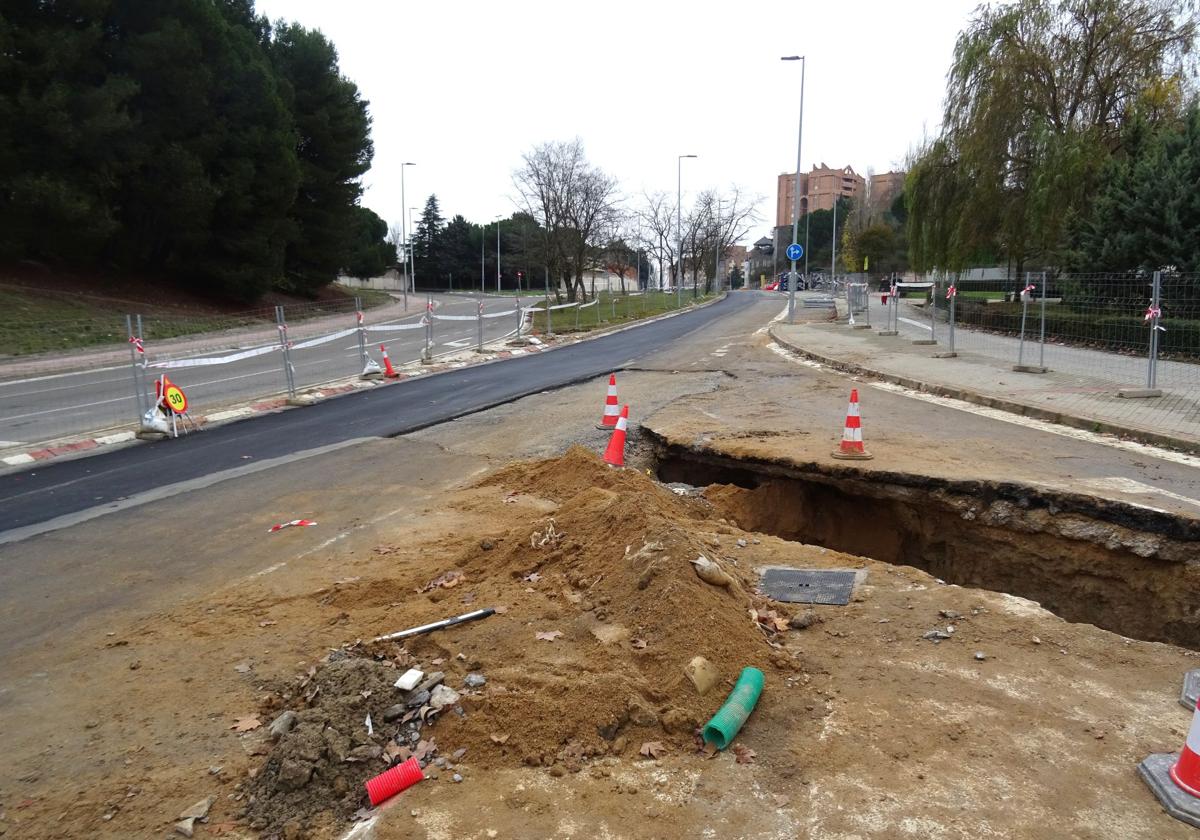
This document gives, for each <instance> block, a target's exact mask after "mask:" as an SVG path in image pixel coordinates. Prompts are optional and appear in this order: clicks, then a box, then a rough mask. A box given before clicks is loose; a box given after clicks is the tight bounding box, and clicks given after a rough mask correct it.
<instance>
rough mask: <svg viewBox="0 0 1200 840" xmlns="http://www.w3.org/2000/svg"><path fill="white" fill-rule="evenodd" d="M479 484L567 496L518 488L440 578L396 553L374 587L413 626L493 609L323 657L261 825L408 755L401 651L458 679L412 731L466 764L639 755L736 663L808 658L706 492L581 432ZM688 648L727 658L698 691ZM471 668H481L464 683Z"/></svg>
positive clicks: (671, 732) (689, 715)
mask: <svg viewBox="0 0 1200 840" xmlns="http://www.w3.org/2000/svg"><path fill="white" fill-rule="evenodd" d="M479 487H480V488H485V489H490V488H493V487H498V488H500V492H502V493H504V494H506V495H505V498H506V499H510V500H511V499H513V497H514V495H515V494H528V495H533V496H537V497H538V498H539V499H544V500H551V501H554V502H558V503H559V504H558V505H557V507H556V508H555V509H554V510H553V512H552V513H549V514H547V513H545V509H546V507H547V505H546V504H545V503H542V504H541V505H540V508H539V507H538V506H533V505H521V504H516V503H514V504H513V511H514V513H513V517H512V520H511V526H510V527H509V529H508V530H507V531H506V532H505V533H503V534H497V535H492V536H488V537H485V538H483V539H479V540H478V541H476V540H472V541H471V542H470V543H468V547H467V548H465V549H464V548H462V547H461V546H462V542H461V541H460V542H458V543H457V545H458V546H460V547H459V548H458V549H457V551H453V552H452V553H450V554H449V556H448V557H447V558H446V564H445V565H446V571H445V572H444V573H443V574H441V575H439V576H438V578H437V579H436V580H437V581H438V584H437V585H432V586H431V584H433V581H429V580H424V581H422V580H418V579H413V578H412V577H411V574H412V573H411V572H409V571H408V570H406V569H405V568H403V567H402V566H401V564H397V569H396V573H397V575H396V581H395V586H394V588H393V587H392V586H390V585H389V586H387V587H386V589H387V590H388V591H387V592H386V593H382V592H377V593H376V595H375V597H379V598H381V599H382V598H384V597H390V598H397V599H399V598H402V599H404V601H403V609H404V617H405V620H406V622H409V621H410V622H411V624H412V625H416V624H420V623H425V622H428V621H435V620H438V619H440V618H445V617H447V616H449V615H453V614H455V612H461V611H467V610H472V609H478V608H480V607H486V606H494V607H496V608H497V614H496V615H494V616H492V617H490V618H487V619H485V620H482V621H478V622H473V623H470V624H464V625H460V626H458V627H454V628H450V629H447V630H443V631H440V632H437V633H433V634H430V635H427V636H419V637H415V638H411V639H408V640H406V644H405V646H400V645H398V644H396V643H380V644H376V645H366V646H363V647H362V648H361V649H359V654H360V655H359V657H358V658H352V659H348V660H342V661H334V662H330V663H328V664H325V665H323V666H321V667H320V668H319V669H318V670H317V671H316V674H315V676H313V677H312V684H313V685H312V686H310V687H308V688H305V689H304V690H303V691H300V692H294V693H295V694H296V695H297V696H299V697H304V696H312V688H313V687H314V686H315V687H319V688H320V691H319V692H318V693H317V694H316V696H313V697H312V700H311V703H310V704H308V707H306V708H301V709H299V711H298V723H297V725H296V727H295V728H294V729H293V730H292V732H291V733H289V734H288V735H286V736H285V737H283V738H282V739H281V740H280V742H279V743H278V744H277V745H276V746H275V747H274V749H273V750H272V752H271V754H270V757H269V759H268V761H267V763H266V766H265V767H264V768H263V770H262V772H261V773H260V774H259V776H258V777H257V779H256V784H255V802H254V804H253V805H252V806H251V808H250V810H249V812H248V813H249V816H250V818H251V820H252V821H253V822H252V825H253V827H255V828H260V829H262V828H266V829H267V830H268V834H270V833H272V832H276V833H278V832H283V833H285V834H286V833H288V832H285V831H284V828H285V827H286V826H287V825H288V824H289V823H291V824H292V825H293V827H297V826H305V825H307V822H306V821H307V820H308V819H309V818H310V817H312V816H314V815H316V814H318V813H320V812H321V811H333V812H334V814H335V815H337V816H339V817H342V818H345V817H349V816H351V815H352V814H353V813H354V812H355V811H356V810H357V809H358V808H359V807H360V806H362V805H364V804H365V797H364V796H363V787H362V782H363V781H364V780H365V779H367V778H369V777H371V776H373V775H375V774H376V773H379V772H382V770H384V769H386V767H387V766H388V764H389V763H394V762H395V761H397V760H401V759H402V758H403V757H407V754H408V753H406V752H398V750H397V748H396V746H389V744H398V745H401V746H403V747H410V748H411V747H412V746H413V745H414V742H413V740H412V739H413V738H414V737H416V735H415V730H414V724H413V723H412V722H409V723H404V724H402V723H401V722H399V721H391V722H388V723H386V724H385V723H384V718H383V712H384V710H385V709H386V708H388V707H389V706H391V705H392V704H394V703H396V702H397V701H398V699H399V697H400V695H401V694H402V692H399V691H398V690H397V689H395V688H394V687H392V683H393V682H394V680H395V678H396V675H397V674H398V670H397V666H400V667H407V666H408V665H414V666H415V667H418V668H421V669H422V670H424V671H425V672H426V673H429V672H430V671H441V672H444V673H445V684H446V685H447V686H449V687H452V688H454V689H455V690H456V691H458V692H460V693H461V699H460V702H459V703H457V704H456V707H455V708H453V709H449V710H446V711H443V713H442V714H441V715H440V716H439V717H437V718H435V719H433V720H431V721H430V723H429V724H428V725H427V726H425V728H423V729H420V734H419V737H420V738H421V739H422V743H423V744H424V743H427V742H426V741H425V739H428V742H434V741H435V740H436V744H437V748H438V750H440V751H436V750H430V751H429V752H428V754H424V755H423V757H424V759H425V761H426V762H427V763H431V762H433V761H434V758H433V756H434V754H435V752H436V754H437V755H438V756H440V759H439V760H438V763H437V765H436V768H431V769H433V772H437V771H438V770H442V771H445V770H446V769H447V761H446V759H447V758H448V757H450V756H453V758H454V763H455V764H457V765H459V766H458V767H454V768H451V769H454V770H455V771H456V772H461V773H463V774H469V773H471V772H474V771H478V770H483V769H487V768H494V767H504V766H517V765H531V766H545V767H547V768H549V771H550V772H551V774H553V775H561V774H562V773H565V772H576V771H578V770H580V769H581V768H582V767H583V766H584V764H585V763H586V762H587V760H589V759H592V758H596V757H600V756H608V755H618V756H619V755H626V756H636V755H637V753H638V751H639V750H640V749H641V748H642V746H643V744H645V743H646V742H658V743H659V744H660V745H661V749H662V750H663V751H667V752H670V751H681V752H682V751H694V750H696V749H698V743H697V737H696V734H697V730H698V728H699V727H700V726H701V725H702V724H703V722H704V721H706V720H707V719H708V718H709V717H710V716H711V715H712V714H713V713H714V712H715V711H716V710H717V708H719V706H720V705H721V703H722V702H723V701H724V699H725V695H726V693H727V691H728V689H729V688H730V687H731V686H732V684H733V682H734V681H735V680H736V678H737V676H738V674H739V673H740V671H741V669H742V668H744V667H746V666H755V667H759V668H762V669H764V670H768V671H769V670H770V669H771V668H772V667H774V668H782V669H789V670H798V669H800V668H801V664H800V663H799V662H798V661H797V660H795V659H793V658H792V657H791V656H790V655H789V654H787V653H786V652H784V651H783V650H781V649H779V646H777V645H775V646H773V645H772V643H771V640H770V639H769V638H768V636H767V634H766V633H764V631H763V630H762V629H761V628H760V626H759V625H758V624H757V623H756V621H755V620H754V618H753V617H752V614H751V610H753V609H754V608H755V607H761V606H762V605H763V602H762V601H761V599H760V598H759V596H757V595H756V594H755V593H754V585H755V583H756V579H757V576H756V575H755V574H754V572H753V571H752V570H751V569H749V568H745V567H744V566H739V564H738V560H737V558H736V556H735V555H736V552H737V550H738V549H737V546H736V542H737V540H738V539H739V538H740V537H741V536H742V535H741V532H739V531H737V530H736V528H735V527H734V526H732V525H730V524H729V523H727V522H726V521H725V520H719V519H716V518H714V516H715V515H714V514H713V513H712V509H711V507H710V506H709V505H708V503H707V502H705V501H704V500H702V499H696V498H691V497H683V496H680V495H678V494H676V493H674V492H672V491H671V490H670V489H668V488H665V487H663V486H662V485H659V484H658V483H656V482H655V481H653V480H652V479H651V478H650V477H648V476H647V475H645V474H642V473H639V472H637V471H635V470H628V469H627V470H614V469H612V468H610V467H608V466H607V465H606V464H604V463H603V462H602V461H601V460H600V459H599V458H598V457H596V456H595V455H594V454H592V453H590V452H588V451H587V450H584V449H582V448H578V447H576V448H573V449H571V450H569V451H568V452H567V453H565V454H564V455H563V456H561V457H558V458H553V459H548V460H544V461H535V462H528V463H521V464H516V465H512V466H509V467H507V468H505V469H504V470H502V471H500V472H499V473H497V474H495V475H493V476H490V477H489V478H487V479H485V480H484V481H483V482H482V483H481V484H480V485H479ZM743 544H744V543H743ZM701 555H703V556H705V557H707V558H708V559H710V560H714V561H717V562H718V563H719V564H720V565H721V567H722V568H723V569H724V570H725V571H726V572H727V573H728V574H729V576H730V578H731V579H732V580H731V582H730V584H729V585H728V586H714V585H712V584H709V583H706V582H704V581H703V580H701V579H700V578H699V577H698V576H697V574H696V570H695V568H694V566H693V564H692V561H693V560H695V559H696V558H697V557H699V556H701ZM375 588H376V589H379V587H378V586H377V587H375ZM419 590H427V591H424V592H421V591H419ZM402 593H403V594H402ZM457 603H462V604H464V605H467V606H463V608H462V609H461V610H458V609H456V607H452V606H451V605H457ZM390 629H395V628H390ZM697 656H702V657H704V658H705V659H707V660H709V662H711V663H712V664H713V665H715V666H716V668H717V670H718V671H719V673H720V681H719V682H718V684H717V685H716V686H714V687H713V688H712V689H711V690H709V691H708V692H707V693H706V694H705V695H701V694H700V693H699V692H698V691H697V689H696V687H695V686H694V685H693V684H692V683H691V681H690V680H689V679H688V677H687V675H686V673H685V667H686V666H687V665H688V663H689V662H690V661H691V660H692V659H693V658H694V657H697ZM467 674H473V675H476V676H475V677H473V679H474V680H475V682H476V683H477V682H478V675H482V676H483V677H484V679H485V680H486V682H485V683H484V684H483V685H478V684H473V683H466V677H467ZM770 679H771V677H770V675H769V673H768V682H769V681H770ZM464 683H466V684H464ZM768 698H769V692H768V694H767V695H764V702H766V703H769V702H770V701H769V699H768ZM293 705H294V702H293ZM299 705H301V706H304V705H305V704H304V703H301V704H299ZM368 711H370V712H371V714H372V716H373V720H374V723H375V735H374V736H370V735H368V734H367V731H366V728H365V726H364V719H365V717H366V714H367V712H368ZM416 725H417V726H418V727H419V726H420V723H419V722H417V724H416ZM446 777H447V776H446V773H445V772H443V773H442V776H441V779H442V780H443V781H444V780H445V779H446ZM290 833H296V832H295V831H292V832H290Z"/></svg>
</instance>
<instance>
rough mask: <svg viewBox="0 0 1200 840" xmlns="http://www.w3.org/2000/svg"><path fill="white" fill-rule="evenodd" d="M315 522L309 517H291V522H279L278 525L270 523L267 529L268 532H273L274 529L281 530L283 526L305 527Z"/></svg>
mask: <svg viewBox="0 0 1200 840" xmlns="http://www.w3.org/2000/svg"><path fill="white" fill-rule="evenodd" d="M316 524H317V523H316V522H314V521H313V520H311V519H293V520H292V521H291V522H281V523H280V524H278V525H272V526H271V527H270V528H268V529H267V533H268V534H274V533H275V532H276V531H282V530H283V529H284V528H305V527H307V526H309V525H316Z"/></svg>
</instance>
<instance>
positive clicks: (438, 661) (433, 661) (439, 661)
mask: <svg viewBox="0 0 1200 840" xmlns="http://www.w3.org/2000/svg"><path fill="white" fill-rule="evenodd" d="M445 661H446V659H445V657H442V656H439V657H438V658H437V659H430V660H429V664H430V665H441V664H442V663H443V662H445Z"/></svg>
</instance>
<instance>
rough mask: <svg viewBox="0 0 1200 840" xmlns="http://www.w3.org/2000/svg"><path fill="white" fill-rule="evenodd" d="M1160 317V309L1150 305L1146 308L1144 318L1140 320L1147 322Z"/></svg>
mask: <svg viewBox="0 0 1200 840" xmlns="http://www.w3.org/2000/svg"><path fill="white" fill-rule="evenodd" d="M1160 317H1162V309H1160V308H1159V307H1157V306H1153V305H1151V306H1149V307H1147V308H1146V317H1145V318H1143V319H1142V320H1143V321H1149V320H1151V319H1153V318H1160Z"/></svg>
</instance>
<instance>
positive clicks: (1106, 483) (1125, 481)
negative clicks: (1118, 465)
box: [1079, 475, 1200, 507]
mask: <svg viewBox="0 0 1200 840" xmlns="http://www.w3.org/2000/svg"><path fill="white" fill-rule="evenodd" d="M1079 483H1080V484H1086V485H1088V486H1089V487H1095V488H1096V489H1099V490H1116V491H1117V492H1120V493H1134V494H1138V495H1144V496H1164V497H1166V498H1168V499H1174V500H1175V501H1177V502H1183V503H1184V504H1188V505H1193V506H1195V507H1200V499H1193V498H1192V497H1191V496H1183V495H1181V494H1179V493H1172V492H1171V491H1170V490H1163V489H1161V488H1159V487H1152V486H1150V485H1149V484H1143V483H1142V482H1140V481H1135V480H1134V479H1132V478H1124V477H1123V476H1119V475H1114V476H1109V477H1107V478H1085V479H1082V480H1081V481H1080V482H1079Z"/></svg>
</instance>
